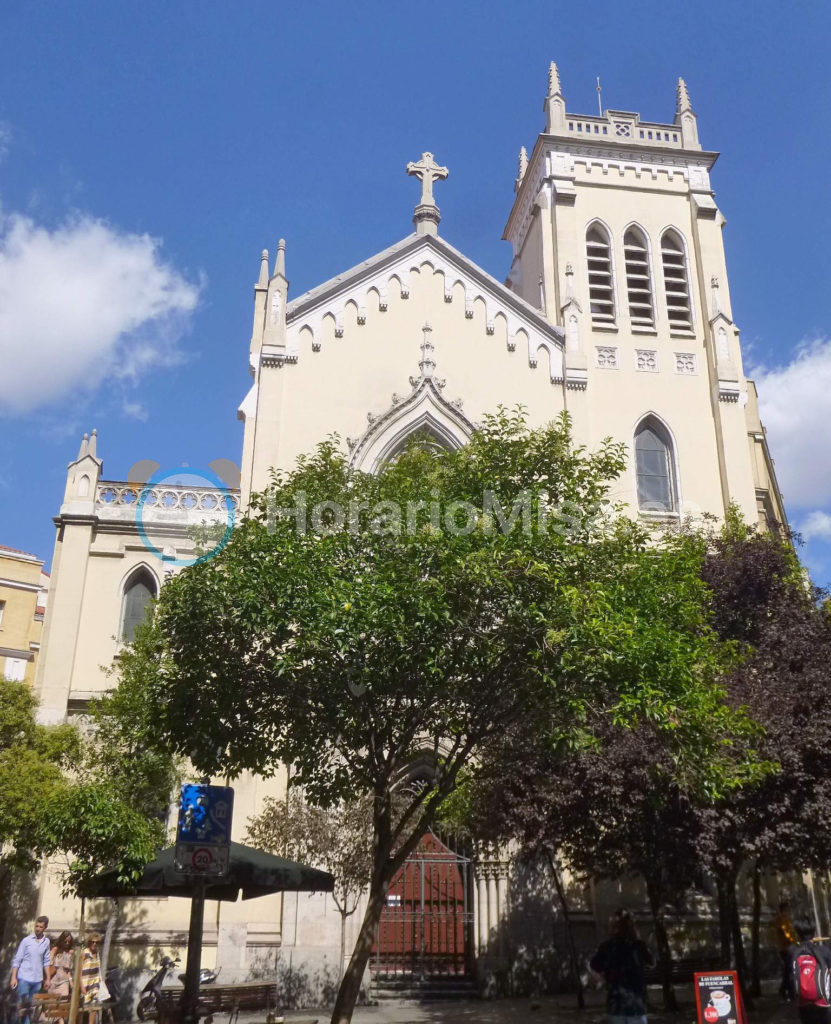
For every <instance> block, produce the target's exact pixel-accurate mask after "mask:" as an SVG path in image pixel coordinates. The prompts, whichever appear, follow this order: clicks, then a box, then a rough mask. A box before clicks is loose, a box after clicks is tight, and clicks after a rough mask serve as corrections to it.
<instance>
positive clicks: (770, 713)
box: [694, 509, 831, 990]
mask: <svg viewBox="0 0 831 1024" xmlns="http://www.w3.org/2000/svg"><path fill="white" fill-rule="evenodd" d="M707 541H708V548H709V555H708V558H707V560H706V562H705V565H704V569H703V575H704V578H705V580H706V582H707V584H708V585H709V587H710V588H711V590H712V593H713V624H714V627H715V628H716V630H717V632H718V633H719V634H720V635H721V636H722V637H723V638H725V639H729V640H730V641H732V642H734V643H736V644H739V645H741V647H742V648H743V649H744V650H745V651H746V653H747V656H746V657H745V659H744V660H743V661H742V662H741V664H740V665H739V666H738V667H737V668H736V670H735V671H733V672H732V673H731V674H730V675H729V677H728V678H727V681H726V686H727V693H728V698H729V700H730V702H731V703H732V704H733V705H734V706H736V707H742V706H745V707H748V708H749V710H750V713H751V714H752V716H753V718H754V719H755V720H756V721H757V722H758V723H759V725H760V726H761V729H762V731H761V735H760V736H759V737H758V738H757V740H756V741H755V744H756V746H757V747H758V751H759V754H760V756H761V757H762V758H764V759H766V760H767V761H768V762H770V763H771V764H772V765H775V769H776V770H775V771H772V772H769V773H767V774H766V775H765V776H764V777H762V778H761V779H760V780H759V781H758V782H757V784H755V785H752V786H748V787H745V788H744V789H741V790H738V791H736V792H734V793H729V794H725V795H724V797H723V798H722V799H720V800H718V801H716V802H714V803H710V804H703V805H700V806H699V807H698V809H697V821H696V828H695V832H694V834H695V836H696V845H697V850H698V856H699V858H700V860H701V861H702V862H703V863H704V864H705V865H706V866H707V868H708V870H709V871H710V872H711V873H712V875H713V876H714V877H715V879H716V882H717V886H718V896H719V920H720V932H721V946H722V952H723V954H724V955H725V959H726V958H727V957H729V954H730V948H731V945H732V950H733V956H734V960H735V963H736V966H737V968H738V969H739V971H740V974H741V976H742V979H743V981H744V982H747V981H748V980H749V977H748V975H749V972H748V968H747V962H746V955H745V949H744V941H743V937H742V928H741V924H740V919H739V911H738V900H737V883H738V880H739V877H740V874H741V873H742V872H743V871H749V872H750V873H751V875H752V877H753V880H754V914H753V952H754V957H753V960H754V975H755V978H754V982H755V984H754V988H755V989H757V990H758V974H759V968H758V964H759V945H760V935H759V933H760V913H761V891H760V884H759V883H760V876H761V874H762V872H766V871H794V870H802V871H805V870H808V869H811V868H819V869H821V870H825V869H827V868H828V866H829V865H830V864H831V829H829V828H828V826H827V822H828V821H829V816H831V795H829V792H828V787H827V783H826V779H827V776H828V773H829V771H831V752H829V749H828V735H829V732H831V691H830V690H829V686H828V665H829V663H831V620H829V617H828V615H827V614H826V612H825V610H824V608H823V604H822V601H823V598H824V596H825V595H824V594H823V593H821V592H820V591H818V590H816V589H815V588H813V587H812V586H811V585H810V582H809V581H808V579H807V577H806V575H805V573H804V571H803V569H802V567H801V566H800V564H799V561H798V558H797V555H796V552H795V550H794V548H793V546H792V544H791V543H790V540H789V538H779V537H777V536H776V535H774V534H771V533H759V532H757V531H756V530H755V529H754V528H752V527H748V526H746V525H745V524H744V523H743V521H742V520H741V517H740V516H739V514H738V513H737V511H736V510H735V509H733V510H731V512H730V514H729V515H728V517H727V520H726V523H725V525H724V527H723V529H721V530H720V531H718V532H716V533H713V534H712V535H711V536H710V537H708V538H707Z"/></svg>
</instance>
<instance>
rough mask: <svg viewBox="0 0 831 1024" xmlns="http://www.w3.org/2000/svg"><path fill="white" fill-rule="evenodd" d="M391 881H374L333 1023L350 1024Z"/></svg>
mask: <svg viewBox="0 0 831 1024" xmlns="http://www.w3.org/2000/svg"><path fill="white" fill-rule="evenodd" d="M386 883H387V879H386V878H385V877H383V876H382V877H380V878H379V877H377V875H376V878H374V879H373V883H372V887H371V888H370V891H369V899H368V900H367V905H366V912H365V913H364V919H363V921H362V922H361V930H360V932H358V940H357V942H356V943H355V948H354V949H353V950H352V956H351V958H350V960H349V965H348V966H347V968H346V970H345V971H344V972H343V979H342V980H341V983H340V988H339V989H338V994H337V997H336V998H335V1008H334V1010H333V1011H332V1021H331V1024H350V1022H351V1020H352V1013H353V1011H354V1009H355V1003H356V1002H357V1001H358V996H359V995H360V992H361V982H362V981H363V977H364V971H365V970H366V965H367V963H369V954H370V953H371V952H372V943H373V942H374V940H375V931H376V929H377V927H378V922H379V921H380V919H381V911H382V910H383V909H384V900H385V898H386V891H387V884H386Z"/></svg>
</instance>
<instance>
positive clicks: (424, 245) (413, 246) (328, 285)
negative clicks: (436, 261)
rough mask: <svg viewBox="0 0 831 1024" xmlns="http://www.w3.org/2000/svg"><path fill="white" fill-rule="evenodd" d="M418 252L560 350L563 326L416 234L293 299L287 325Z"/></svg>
mask: <svg viewBox="0 0 831 1024" xmlns="http://www.w3.org/2000/svg"><path fill="white" fill-rule="evenodd" d="M419 250H424V251H425V252H429V251H432V252H435V253H436V254H437V255H438V256H440V257H441V258H442V259H444V260H446V261H447V262H448V263H449V264H450V265H452V266H453V267H454V268H455V269H456V270H458V271H459V272H461V273H464V274H466V275H467V276H468V277H470V278H471V279H472V280H473V281H475V282H476V283H477V284H478V285H479V286H480V287H482V288H483V289H484V290H486V291H489V292H491V293H492V294H493V295H494V297H495V298H497V299H498V300H499V301H500V302H502V303H504V304H505V305H506V306H508V307H509V308H511V309H512V310H513V312H514V313H516V314H517V315H518V316H520V317H523V318H525V319H526V320H528V321H529V322H531V323H532V324H533V325H534V326H535V327H536V328H537V330H539V331H540V332H541V333H543V334H546V335H548V336H549V337H550V338H551V339H552V341H553V342H554V343H555V344H556V345H558V346H559V347H561V348H562V347H563V346H564V344H565V334H564V332H563V329H562V327H558V326H557V325H556V324H552V323H551V322H550V321H549V320H547V319H546V318H545V316H544V315H543V314H542V313H541V312H540V310H538V309H536V308H535V307H534V306H532V305H531V304H530V303H529V302H526V301H525V299H523V298H520V296H519V295H516V294H515V293H514V292H512V291H511V290H510V289H508V288H506V287H505V285H504V284H501V283H500V282H499V281H497V280H496V278H495V277H491V275H490V274H488V273H487V271H485V270H482V268H481V267H479V266H478V265H477V264H475V263H474V262H473V261H472V260H470V259H468V257H467V256H465V255H464V254H463V253H461V252H459V250H458V249H455V248H454V247H453V246H452V245H450V244H449V243H448V242H445V241H444V239H442V238H439V237H438V236H437V235H417V234H415V233H413V234H411V235H407V237H406V238H402V239H401V241H400V242H396V243H395V245H391V246H390V247H389V248H388V249H384V250H383V251H382V252H379V253H378V254H377V255H376V256H373V257H371V258H370V259H368V260H365V261H364V262H363V263H359V264H358V265H357V266H355V267H352V268H351V269H350V270H347V271H345V272H344V273H343V274H338V275H337V276H336V277H333V278H330V280H328V281H325V282H324V283H323V284H320V285H318V286H317V287H316V288H312V289H311V290H310V291H307V292H304V293H303V294H302V295H299V296H298V297H297V298H296V299H293V300H292V301H291V302H289V303H288V305H287V307H286V324H287V325H289V324H292V323H293V322H295V321H297V320H299V319H301V318H302V317H303V316H304V315H306V314H307V313H309V312H311V311H312V310H314V309H316V308H317V307H318V306H321V305H324V304H325V303H326V302H327V301H329V300H330V299H331V298H332V296H334V295H337V294H338V293H339V292H341V291H343V290H345V289H347V288H354V287H355V286H356V285H359V284H360V283H361V281H363V280H369V279H370V278H372V277H374V276H375V275H377V274H378V273H379V272H380V271H382V270H384V269H385V268H387V267H393V266H394V265H395V264H397V263H398V262H399V261H400V260H401V259H402V258H404V257H406V256H410V255H413V254H415V253H417V252H418V251H419Z"/></svg>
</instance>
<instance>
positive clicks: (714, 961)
mask: <svg viewBox="0 0 831 1024" xmlns="http://www.w3.org/2000/svg"><path fill="white" fill-rule="evenodd" d="M720 967H721V958H720V957H717V956H690V957H678V958H677V959H676V958H674V957H673V960H672V976H671V977H672V981H673V982H675V983H677V984H687V983H689V982H691V981H692V980H693V975H694V974H696V973H697V972H698V971H717V970H718V969H719V968H720ZM644 978H645V979H646V983H647V985H661V984H663V980H664V975H663V970H662V968H661V965H660V964H657V963H656V964H655V966H654V967H647V968H646V970H645V971H644Z"/></svg>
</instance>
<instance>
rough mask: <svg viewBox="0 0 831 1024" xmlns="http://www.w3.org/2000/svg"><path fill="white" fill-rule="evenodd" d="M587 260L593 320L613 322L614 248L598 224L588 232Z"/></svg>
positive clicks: (604, 322)
mask: <svg viewBox="0 0 831 1024" xmlns="http://www.w3.org/2000/svg"><path fill="white" fill-rule="evenodd" d="M586 261H587V264H588V269H589V303H590V308H591V315H592V322H593V323H598V324H613V323H614V322H615V294H614V288H613V287H612V250H611V247H610V245H609V237H608V235H607V234H606V232H605V231H603V229H602V228H601V227H600V226H599V225H597V224H594V225H592V227H590V228H589V230H588V231H587V232H586Z"/></svg>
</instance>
